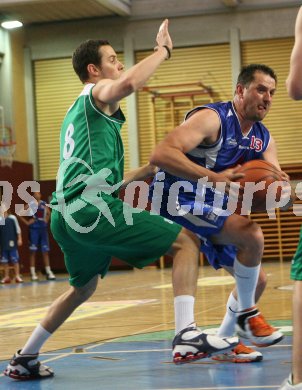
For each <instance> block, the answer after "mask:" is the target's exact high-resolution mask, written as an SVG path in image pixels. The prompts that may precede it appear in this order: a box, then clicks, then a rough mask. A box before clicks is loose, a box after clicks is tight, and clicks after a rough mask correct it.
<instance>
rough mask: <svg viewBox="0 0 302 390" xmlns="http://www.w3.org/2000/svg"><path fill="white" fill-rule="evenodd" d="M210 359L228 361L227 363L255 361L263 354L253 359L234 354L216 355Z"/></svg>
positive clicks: (260, 358)
mask: <svg viewBox="0 0 302 390" xmlns="http://www.w3.org/2000/svg"><path fill="white" fill-rule="evenodd" d="M212 360H216V361H218V362H228V363H256V362H261V361H262V360H263V356H257V357H256V358H254V359H249V358H238V357H236V356H233V357H231V356H222V355H216V356H213V357H212Z"/></svg>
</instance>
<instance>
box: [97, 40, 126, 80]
mask: <svg viewBox="0 0 302 390" xmlns="http://www.w3.org/2000/svg"><path fill="white" fill-rule="evenodd" d="M99 50H100V52H101V58H102V61H101V64H100V69H101V72H102V77H103V78H104V79H111V80H117V79H118V78H119V77H120V76H121V74H122V72H123V70H124V65H123V64H122V63H121V62H120V61H119V60H118V59H117V55H116V52H115V51H114V50H113V48H112V47H111V46H109V45H105V46H101V47H100V48H99Z"/></svg>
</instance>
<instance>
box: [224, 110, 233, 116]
mask: <svg viewBox="0 0 302 390" xmlns="http://www.w3.org/2000/svg"><path fill="white" fill-rule="evenodd" d="M229 116H233V113H232V110H231V109H230V110H229V112H228V114H227V116H226V117H227V118H228V117H229Z"/></svg>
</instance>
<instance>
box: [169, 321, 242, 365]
mask: <svg viewBox="0 0 302 390" xmlns="http://www.w3.org/2000/svg"><path fill="white" fill-rule="evenodd" d="M238 343H239V339H238V337H226V338H220V337H218V336H213V335H208V334H206V333H203V332H202V331H201V329H199V328H198V327H197V326H196V324H195V323H193V324H191V325H189V326H188V327H187V328H185V329H183V330H182V331H180V332H179V333H178V334H177V335H176V336H175V337H174V340H173V344H172V347H173V352H172V354H173V362H174V363H175V364H182V363H189V362H192V361H194V360H198V359H204V358H206V357H209V356H211V355H213V354H215V353H220V352H222V351H227V350H229V349H232V348H234V347H235V346H236V345H237V344H238Z"/></svg>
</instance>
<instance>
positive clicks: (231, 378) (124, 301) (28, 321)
mask: <svg viewBox="0 0 302 390" xmlns="http://www.w3.org/2000/svg"><path fill="white" fill-rule="evenodd" d="M263 266H264V269H265V271H266V273H267V274H268V286H267V289H266V291H265V293H264V296H263V297H262V298H261V301H260V303H259V308H260V309H261V311H262V313H263V314H264V315H265V317H266V319H267V320H269V321H270V322H271V323H273V324H274V325H275V326H278V327H281V328H282V330H283V331H284V332H285V333H286V334H287V335H288V336H287V337H285V339H284V340H283V341H282V343H280V344H278V345H276V346H272V347H270V348H262V350H261V352H262V353H263V356H264V360H263V362H259V363H249V364H233V363H220V362H216V361H215V362H214V361H213V360H211V359H204V360H200V361H198V362H196V363H193V364H186V365H182V366H175V365H174V364H171V340H172V339H173V335H174V331H173V329H174V314H173V294H172V288H171V268H165V269H163V270H160V269H157V268H152V267H150V268H147V269H144V270H134V271H118V272H117V271H115V272H109V274H108V275H107V277H106V278H105V279H104V280H100V281H99V286H98V289H97V291H96V293H95V294H94V296H93V297H92V298H91V299H90V300H89V301H88V302H87V303H85V304H84V305H82V306H81V307H80V308H78V310H77V311H76V312H75V313H74V314H73V316H72V317H71V318H70V319H69V320H68V322H66V323H65V324H64V325H63V326H62V327H61V328H60V329H59V330H58V331H57V332H56V333H55V334H54V336H53V337H52V338H51V339H49V340H48V342H47V343H46V344H45V346H44V348H43V349H42V353H41V360H42V361H43V362H45V363H46V364H47V365H49V366H50V367H52V368H53V369H54V371H55V377H54V378H52V379H48V380H45V381H43V380H42V381H30V382H18V381H12V380H11V379H9V378H7V377H4V376H3V374H0V389H1V390H2V389H7V390H15V389H18V390H19V389H20V390H27V389H33V390H36V389H41V390H44V389H54V390H57V389H58V390H61V389H62V390H63V389H64V390H68V389H73V390H78V389H81V390H82V389H85V390H92V389H93V390H94V389H104V390H128V389H138V390H153V389H156V390H159V389H165V390H172V389H173V390H178V389H183V390H184V389H186V390H189V389H190V390H191V389H192V390H193V389H203V390H206V389H257V390H259V389H267V388H272V389H277V388H278V385H280V383H281V382H282V381H283V379H284V378H285V377H286V376H287V375H288V373H289V371H290V364H291V355H290V351H291V336H290V332H291V299H292V285H293V282H292V281H290V279H289V269H290V263H288V262H285V263H279V262H275V263H264V265H263ZM233 286H234V283H233V278H231V277H230V276H228V275H227V274H226V273H225V272H224V271H215V270H214V269H212V268H211V267H209V266H202V267H200V274H199V288H198V294H197V300H196V305H195V313H196V320H197V322H198V325H199V326H200V327H202V328H203V329H208V328H211V331H213V329H212V328H214V329H215V327H217V326H218V325H219V323H220V321H221V319H222V318H223V315H224V311H225V304H226V301H227V298H228V295H229V292H230V291H231V289H232V288H233ZM67 288H68V280H67V275H57V280H56V281H51V282H48V281H45V280H43V279H42V277H41V278H40V281H39V282H30V281H29V280H28V279H27V278H25V283H24V284H23V285H17V284H14V283H13V284H11V285H1V286H0V296H1V299H0V328H1V333H0V371H1V372H2V371H3V369H4V368H5V365H6V362H7V360H8V359H10V357H11V356H12V355H13V353H14V352H15V350H17V349H19V348H21V347H22V346H23V344H24V343H25V341H26V340H27V338H28V337H29V335H30V333H31V332H32V330H33V328H34V327H35V326H36V324H37V323H38V322H39V320H40V319H41V317H42V316H43V315H44V313H45V310H46V308H47V307H48V306H49V305H50V304H51V302H52V301H53V300H54V299H55V298H56V297H57V296H58V295H60V294H61V293H62V292H64V291H65V290H66V289H67Z"/></svg>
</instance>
